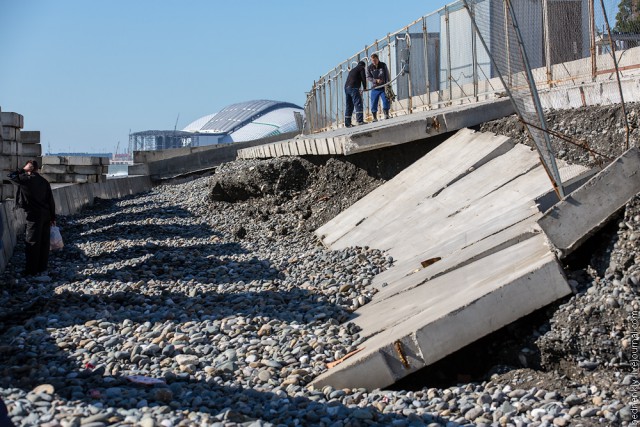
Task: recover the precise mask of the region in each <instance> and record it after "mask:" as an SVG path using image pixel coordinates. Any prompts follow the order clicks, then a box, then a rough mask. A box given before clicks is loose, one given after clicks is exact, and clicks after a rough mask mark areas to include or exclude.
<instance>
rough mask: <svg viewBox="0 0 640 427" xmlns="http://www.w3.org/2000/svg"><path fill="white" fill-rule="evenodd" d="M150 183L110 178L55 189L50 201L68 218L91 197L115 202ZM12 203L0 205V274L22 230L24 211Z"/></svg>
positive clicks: (144, 177)
mask: <svg viewBox="0 0 640 427" xmlns="http://www.w3.org/2000/svg"><path fill="white" fill-rule="evenodd" d="M151 187H152V184H151V180H150V179H149V177H147V176H139V177H128V178H118V179H110V180H107V181H106V182H99V183H92V184H74V185H64V186H55V188H53V198H54V199H55V201H56V214H57V215H71V214H74V213H77V212H79V211H80V210H82V209H83V208H84V207H86V206H89V205H92V204H93V200H94V198H95V197H99V198H101V199H117V198H120V197H125V196H129V195H133V194H138V193H141V192H144V191H148V190H150V189H151ZM14 206H15V205H14V201H13V200H6V201H4V202H2V203H0V241H1V242H2V244H1V245H0V271H4V269H5V268H6V266H7V263H8V262H9V260H10V259H11V256H12V255H13V250H14V248H15V246H16V243H17V242H18V239H21V238H22V236H21V235H20V234H21V233H22V232H23V231H24V212H23V211H22V210H20V209H14Z"/></svg>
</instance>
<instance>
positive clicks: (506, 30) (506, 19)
mask: <svg viewBox="0 0 640 427" xmlns="http://www.w3.org/2000/svg"><path fill="white" fill-rule="evenodd" d="M502 10H503V13H504V35H505V37H504V43H505V49H507V55H506V57H507V76H508V79H509V85H512V84H513V81H512V80H511V79H512V74H513V73H512V72H511V44H510V41H509V34H510V32H509V12H508V11H507V3H506V2H505V3H503V4H502ZM489 55H491V52H489Z"/></svg>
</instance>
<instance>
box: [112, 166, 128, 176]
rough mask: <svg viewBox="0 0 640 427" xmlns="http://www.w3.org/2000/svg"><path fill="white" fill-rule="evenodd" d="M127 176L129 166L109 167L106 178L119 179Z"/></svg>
mask: <svg viewBox="0 0 640 427" xmlns="http://www.w3.org/2000/svg"><path fill="white" fill-rule="evenodd" d="M127 175H129V165H109V173H108V174H107V177H119V176H127Z"/></svg>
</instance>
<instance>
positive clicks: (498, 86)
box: [305, 0, 640, 133]
mask: <svg viewBox="0 0 640 427" xmlns="http://www.w3.org/2000/svg"><path fill="white" fill-rule="evenodd" d="M627 3H628V6H627V7H626V9H628V10H627V12H625V13H623V12H624V11H625V10H626V9H625V5H626V4H627ZM637 3H638V2H637V0H622V2H620V1H612V0H606V1H601V0H517V1H511V2H510V1H508V0H460V1H458V2H454V3H451V4H449V5H447V6H445V7H443V8H441V9H438V10H437V11H435V12H432V13H430V14H428V15H425V16H423V17H421V18H419V19H417V20H416V21H414V22H411V23H410V24H408V25H407V26H405V27H404V28H402V29H400V30H398V31H396V32H394V33H390V34H388V35H387V36H385V37H384V38H382V39H380V40H375V41H374V42H373V43H371V44H370V45H367V46H365V47H364V49H363V50H361V51H360V52H357V53H356V54H354V55H353V56H352V57H350V58H349V59H347V60H346V61H345V62H343V63H341V64H339V65H338V66H337V67H335V68H334V69H333V70H331V71H329V72H328V73H326V74H325V75H324V76H322V77H321V78H320V79H319V80H318V81H316V82H314V84H313V86H312V88H311V90H310V92H309V93H308V96H307V102H306V105H305V110H306V111H305V112H306V118H307V129H306V132H311V133H313V132H318V131H323V130H328V129H335V128H338V127H340V126H341V125H342V124H343V123H344V106H345V96H344V83H345V80H346V77H347V74H348V72H349V70H350V69H351V68H352V67H353V66H355V65H356V64H357V63H358V61H361V60H363V61H365V62H366V63H367V64H368V63H369V58H370V56H371V54H372V53H378V55H379V57H380V60H381V61H383V62H385V63H386V64H387V66H388V67H389V71H390V74H391V77H392V78H393V79H394V80H393V82H392V83H391V86H392V88H393V90H394V91H395V93H396V95H397V98H396V100H395V101H394V102H393V103H392V107H391V111H392V115H393V116H398V115H404V114H410V113H414V112H419V111H424V110H434V109H438V108H443V107H446V106H449V105H454V104H462V103H467V102H478V101H483V100H489V99H495V98H496V96H504V95H506V94H507V91H508V90H509V88H512V90H513V91H514V92H518V91H523V92H522V94H523V96H522V97H521V101H520V105H519V107H521V108H522V110H523V111H525V112H527V114H534V116H533V117H531V116H527V119H526V120H532V121H533V120H534V119H535V108H533V100H532V99H531V96H528V98H527V97H526V96H524V93H525V92H526V91H529V93H530V88H531V87H532V86H533V85H532V84H530V82H529V81H528V79H527V75H526V73H525V72H524V71H525V70H526V69H527V68H526V67H525V66H524V64H525V61H524V58H523V54H522V52H526V55H527V60H528V63H529V66H530V68H531V70H532V72H531V76H530V77H531V79H532V81H533V82H534V83H535V87H536V88H537V91H538V92H540V93H541V94H543V98H542V100H541V102H542V106H543V107H544V108H564V107H566V106H567V105H568V101H567V94H566V91H557V90H556V91H554V89H558V88H563V87H569V86H573V85H576V84H580V85H581V86H580V87H581V89H580V94H579V96H580V97H582V99H583V101H584V103H585V105H587V104H590V103H591V102H590V101H591V100H592V99H596V98H597V99H599V100H602V99H605V100H607V102H609V103H616V102H620V100H621V95H620V91H619V89H618V86H617V85H616V84H615V82H616V80H615V70H616V68H615V66H614V65H615V64H614V61H613V60H612V55H611V51H612V44H613V48H615V50H616V58H617V62H618V65H619V69H620V71H621V74H622V77H624V76H625V75H628V74H633V73H637V72H638V69H639V68H640V59H639V58H640V52H638V51H639V50H640V47H637V46H638V40H640V37H639V36H638V32H639V30H640V29H638V28H637V27H638V25H635V24H634V25H631V24H630V23H633V22H635V21H634V20H637V19H639V18H638V11H637V10H636V9H637V8H638V6H637V5H636V4H637ZM470 11H471V13H473V16H474V17H475V23H476V25H474V24H473V22H472V20H471V18H470ZM605 14H606V15H607V17H608V19H609V23H610V25H611V28H612V30H613V32H612V34H611V36H610V35H609V34H608V32H607V30H606V26H605ZM514 22H515V23H516V24H517V28H519V30H520V31H519V35H518V34H516V31H515V29H514V28H516V27H514V26H513V23H514ZM519 37H520V39H521V40H518V38H519ZM612 42H613V43H612ZM485 45H486V49H485ZM520 47H523V48H524V50H522V49H521V48H520ZM492 58H494V59H493V60H492ZM500 76H503V79H501V78H500ZM503 81H504V83H505V84H506V87H505V85H503ZM601 81H610V84H607V85H603V84H598V83H599V82H601ZM518 93H520V92H518ZM364 110H365V116H366V118H365V119H366V120H367V119H368V120H370V119H371V115H370V111H371V105H370V100H369V97H368V96H366V94H365V96H364Z"/></svg>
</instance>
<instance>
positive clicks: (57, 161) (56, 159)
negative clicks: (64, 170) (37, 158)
mask: <svg viewBox="0 0 640 427" xmlns="http://www.w3.org/2000/svg"><path fill="white" fill-rule="evenodd" d="M66 164H67V163H66V160H65V158H64V157H63V156H42V165H43V166H44V165H66Z"/></svg>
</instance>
